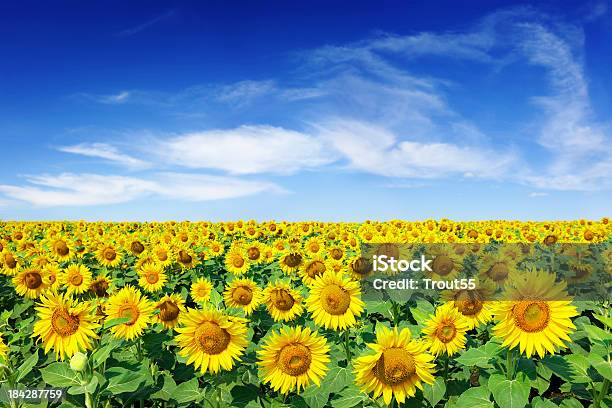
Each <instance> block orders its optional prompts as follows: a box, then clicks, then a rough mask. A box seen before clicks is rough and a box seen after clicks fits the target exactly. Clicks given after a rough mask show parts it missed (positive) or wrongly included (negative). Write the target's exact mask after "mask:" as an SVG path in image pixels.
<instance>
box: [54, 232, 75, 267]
mask: <svg viewBox="0 0 612 408" xmlns="http://www.w3.org/2000/svg"><path fill="white" fill-rule="evenodd" d="M48 245H49V252H50V253H51V256H52V257H53V258H54V259H56V260H57V261H59V262H65V261H69V260H70V259H72V258H74V257H75V256H76V250H75V245H74V243H73V242H71V241H70V240H69V239H67V238H65V237H62V236H59V235H56V236H55V237H53V238H51V239H49V241H48Z"/></svg>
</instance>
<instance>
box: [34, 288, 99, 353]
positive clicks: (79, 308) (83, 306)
mask: <svg viewBox="0 0 612 408" xmlns="http://www.w3.org/2000/svg"><path fill="white" fill-rule="evenodd" d="M36 312H37V315H38V319H39V320H38V321H37V322H36V323H35V324H34V331H33V334H34V335H35V336H38V337H39V338H40V339H41V340H42V342H43V344H44V347H45V353H48V352H49V350H51V349H52V348H53V349H54V350H55V356H56V358H59V359H60V360H63V359H64V358H66V357H72V355H74V353H76V352H79V351H85V350H91V349H92V348H93V344H92V341H91V339H97V338H98V335H97V334H96V333H95V332H94V330H96V329H97V328H98V327H99V325H98V324H97V323H95V322H94V316H93V308H92V306H91V305H90V303H89V302H76V301H75V300H73V299H72V297H71V296H70V295H68V294H61V293H60V294H58V293H55V292H48V293H45V294H42V295H41V296H40V303H39V304H38V306H36Z"/></svg>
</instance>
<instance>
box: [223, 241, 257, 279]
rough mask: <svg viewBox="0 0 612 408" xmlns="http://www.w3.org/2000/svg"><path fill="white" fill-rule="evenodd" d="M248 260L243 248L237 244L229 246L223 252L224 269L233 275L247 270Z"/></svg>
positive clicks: (249, 264)
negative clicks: (225, 251)
mask: <svg viewBox="0 0 612 408" xmlns="http://www.w3.org/2000/svg"><path fill="white" fill-rule="evenodd" d="M250 266H251V263H250V261H249V260H248V258H247V257H246V255H245V253H244V250H243V249H242V248H240V247H238V246H234V247H232V248H230V250H229V251H227V253H226V254H225V269H227V270H228V271H229V272H231V273H233V274H234V275H242V274H243V273H245V272H246V271H248V270H249V267H250Z"/></svg>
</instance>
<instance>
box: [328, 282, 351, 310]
mask: <svg viewBox="0 0 612 408" xmlns="http://www.w3.org/2000/svg"><path fill="white" fill-rule="evenodd" d="M350 305H351V295H350V294H349V293H348V292H347V291H346V290H344V289H343V288H341V287H340V286H338V285H336V284H331V285H327V286H326V287H324V288H323V289H322V290H321V307H323V310H325V311H326V312H327V313H329V314H332V315H342V314H344V313H345V312H346V311H347V310H348V308H349V306H350Z"/></svg>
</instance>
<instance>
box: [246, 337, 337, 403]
mask: <svg viewBox="0 0 612 408" xmlns="http://www.w3.org/2000/svg"><path fill="white" fill-rule="evenodd" d="M257 357H258V360H259V361H258V362H257V364H258V365H259V372H260V378H261V379H262V382H263V383H269V384H270V386H271V387H272V389H273V390H274V391H278V392H281V393H282V394H287V393H289V392H292V391H297V392H298V393H299V392H300V391H301V390H302V389H304V388H306V386H307V385H308V384H310V383H311V382H313V383H315V384H316V385H317V386H320V384H321V380H322V379H323V378H324V377H325V374H326V373H327V371H328V370H329V368H328V367H327V365H328V363H329V361H330V359H329V346H328V345H327V341H326V339H325V337H323V336H320V335H319V334H317V333H316V332H312V331H311V330H310V329H309V328H302V327H299V326H298V327H283V328H281V329H280V332H276V331H274V332H272V334H270V335H269V337H268V338H267V339H265V340H264V344H263V346H262V347H261V350H259V351H258V352H257Z"/></svg>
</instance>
